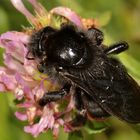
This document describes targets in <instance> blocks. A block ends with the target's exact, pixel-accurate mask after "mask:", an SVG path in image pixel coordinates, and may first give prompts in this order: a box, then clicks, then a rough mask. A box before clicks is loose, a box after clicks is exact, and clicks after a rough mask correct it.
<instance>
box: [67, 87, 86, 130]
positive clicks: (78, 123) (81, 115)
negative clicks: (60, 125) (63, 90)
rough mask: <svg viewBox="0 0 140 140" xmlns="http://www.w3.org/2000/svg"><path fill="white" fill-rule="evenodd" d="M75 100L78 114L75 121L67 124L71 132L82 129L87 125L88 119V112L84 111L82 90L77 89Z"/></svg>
mask: <svg viewBox="0 0 140 140" xmlns="http://www.w3.org/2000/svg"><path fill="white" fill-rule="evenodd" d="M73 99H74V102H75V108H76V111H77V114H76V116H75V118H74V119H73V120H71V121H70V122H68V123H67V127H68V128H69V129H70V130H78V129H79V128H80V127H82V126H83V125H85V123H86V120H87V117H86V110H85V109H84V105H83V102H82V98H81V89H79V88H76V92H75V94H74V95H73Z"/></svg>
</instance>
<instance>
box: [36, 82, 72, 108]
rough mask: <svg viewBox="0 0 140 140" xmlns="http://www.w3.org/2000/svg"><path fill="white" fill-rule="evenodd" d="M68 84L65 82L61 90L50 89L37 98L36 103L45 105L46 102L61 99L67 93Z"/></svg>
mask: <svg viewBox="0 0 140 140" xmlns="http://www.w3.org/2000/svg"><path fill="white" fill-rule="evenodd" d="M70 86H71V85H69V84H66V85H65V86H64V87H63V88H62V89H61V90H59V91H52V92H48V93H45V94H44V95H43V97H42V98H41V99H40V100H39V102H38V104H39V105H40V106H45V105H46V104H47V103H50V102H54V101H58V100H60V99H62V98H63V97H64V96H66V95H67V94H68V93H69V90H70Z"/></svg>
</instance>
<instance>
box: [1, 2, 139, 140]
mask: <svg viewBox="0 0 140 140" xmlns="http://www.w3.org/2000/svg"><path fill="white" fill-rule="evenodd" d="M23 1H25V4H26V5H27V6H28V7H29V8H31V7H30V5H28V4H27V1H26V0H23ZM39 1H40V2H41V3H42V4H43V5H44V6H45V7H46V8H47V9H48V10H49V9H51V8H52V7H55V6H60V5H61V6H62V5H64V6H67V7H70V8H71V9H73V10H74V11H76V12H77V13H78V14H79V15H81V17H86V18H97V19H98V20H99V21H100V25H101V26H102V30H103V32H104V34H105V41H104V43H105V44H107V45H109V44H111V43H114V42H117V41H120V40H125V41H127V42H128V43H129V45H130V49H129V50H128V51H127V52H126V53H122V54H121V55H119V56H118V58H119V59H120V60H121V61H122V63H123V64H124V65H125V66H126V68H127V69H128V72H129V73H130V74H131V75H132V76H133V77H134V78H135V79H136V80H137V81H138V82H139V83H140V0H88V1H87V0H77V1H76V0H39ZM0 3H1V4H0V33H3V32H6V31H9V30H18V31H20V30H21V25H24V26H28V22H27V21H26V19H25V17H24V16H23V15H22V14H20V13H19V12H17V11H16V9H15V8H14V7H13V6H12V4H11V3H10V1H9V0H1V1H0ZM0 58H1V57H0ZM14 110H15V109H14V108H13V103H12V101H11V95H10V94H5V93H4V94H0V139H1V140H11V139H13V140H33V139H34V138H33V137H32V136H30V134H26V133H25V132H24V131H23V126H24V123H23V122H20V121H19V120H17V119H16V118H15V116H14ZM106 123H107V124H108V125H109V128H108V129H107V130H106V131H104V132H101V133H99V130H100V128H103V126H104V124H103V123H96V122H94V123H91V124H92V126H91V128H90V127H85V128H83V129H82V131H79V132H74V133H71V134H70V135H68V134H66V133H64V132H63V131H62V130H61V133H60V135H59V138H58V139H59V140H72V139H73V140H82V139H85V140H140V126H136V125H128V124H126V123H124V122H121V121H119V120H118V119H116V118H114V117H111V118H110V119H109V120H108V121H107V122H106ZM91 124H90V125H91ZM98 129H99V130H98ZM52 139H53V137H52V134H51V132H48V133H45V134H41V135H40V136H39V137H38V138H36V140H52Z"/></svg>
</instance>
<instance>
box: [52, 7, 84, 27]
mask: <svg viewBox="0 0 140 140" xmlns="http://www.w3.org/2000/svg"><path fill="white" fill-rule="evenodd" d="M50 13H52V14H58V15H61V16H64V17H65V18H67V19H68V20H70V21H71V22H73V23H74V24H75V25H77V26H78V27H81V28H83V24H82V21H81V18H80V17H79V16H78V15H77V14H76V13H75V12H74V11H72V10H71V9H69V8H66V7H56V8H53V9H52V10H51V11H50Z"/></svg>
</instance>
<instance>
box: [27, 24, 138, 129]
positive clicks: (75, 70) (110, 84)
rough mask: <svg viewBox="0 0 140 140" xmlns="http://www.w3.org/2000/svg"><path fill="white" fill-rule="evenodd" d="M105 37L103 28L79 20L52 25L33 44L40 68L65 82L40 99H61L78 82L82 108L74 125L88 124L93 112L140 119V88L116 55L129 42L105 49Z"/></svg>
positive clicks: (133, 120)
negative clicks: (82, 26)
mask: <svg viewBox="0 0 140 140" xmlns="http://www.w3.org/2000/svg"><path fill="white" fill-rule="evenodd" d="M102 41H103V33H102V32H101V31H100V30H98V29H95V28H90V29H88V30H82V29H79V28H77V27H75V26H73V25H64V26H62V27H61V29H60V30H57V29H54V28H52V27H49V26H47V27H45V28H43V29H42V30H40V31H38V32H37V33H35V34H33V35H32V36H31V41H30V43H29V47H28V49H29V53H31V54H32V55H33V58H29V56H27V59H37V61H38V63H39V65H38V70H39V71H40V72H42V73H47V74H48V75H49V76H50V77H51V78H55V79H57V80H58V82H60V83H61V84H62V85H64V87H63V88H62V89H60V91H54V92H50V93H45V94H44V96H43V97H42V98H41V99H40V101H39V104H40V105H41V106H44V105H46V104H47V103H49V102H52V101H57V100H60V99H62V98H63V97H64V96H66V95H67V94H69V90H70V88H71V87H73V88H74V89H75V93H74V95H73V99H74V101H75V108H76V109H77V117H76V118H75V119H74V120H73V121H72V122H71V125H72V126H74V127H76V126H79V125H83V124H84V123H85V121H86V118H87V117H88V116H90V117H92V118H97V119H102V118H105V117H108V116H110V115H114V116H116V117H118V118H119V119H121V120H124V121H126V122H129V123H139V122H140V87H139V85H138V84H137V83H136V82H135V80H134V79H132V78H131V77H130V76H129V75H128V73H127V71H126V69H125V68H124V66H123V65H122V64H121V63H120V62H119V61H118V60H116V59H114V58H112V57H111V55H112V54H119V53H121V52H122V51H124V50H126V49H127V48H128V45H127V43H126V42H120V43H116V44H114V45H112V46H110V47H108V48H105V47H104V45H103V44H102ZM29 53H28V54H29ZM78 118H82V119H78ZM77 120H78V121H77Z"/></svg>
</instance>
